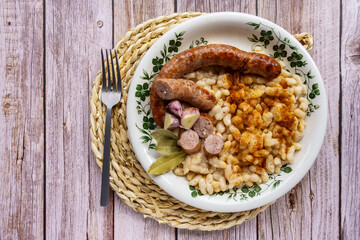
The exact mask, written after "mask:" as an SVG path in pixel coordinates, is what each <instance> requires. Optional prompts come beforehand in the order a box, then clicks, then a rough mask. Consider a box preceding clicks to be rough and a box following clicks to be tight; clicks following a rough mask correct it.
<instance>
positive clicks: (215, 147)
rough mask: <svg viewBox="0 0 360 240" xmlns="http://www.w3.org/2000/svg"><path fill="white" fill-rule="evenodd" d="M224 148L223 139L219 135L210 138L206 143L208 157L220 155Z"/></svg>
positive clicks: (205, 148)
mask: <svg viewBox="0 0 360 240" xmlns="http://www.w3.org/2000/svg"><path fill="white" fill-rule="evenodd" d="M223 147H224V141H223V140H222V137H220V136H219V135H217V134H213V135H210V136H208V137H207V138H206V139H205V141H204V147H203V149H204V152H205V154H206V156H209V157H210V156H215V155H218V154H219V153H220V152H221V150H222V149H223Z"/></svg>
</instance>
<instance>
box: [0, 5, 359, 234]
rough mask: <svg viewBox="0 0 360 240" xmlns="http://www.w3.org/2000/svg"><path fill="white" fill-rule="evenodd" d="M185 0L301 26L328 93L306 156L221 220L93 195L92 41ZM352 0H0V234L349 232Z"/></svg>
mask: <svg viewBox="0 0 360 240" xmlns="http://www.w3.org/2000/svg"><path fill="white" fill-rule="evenodd" d="M185 11H202V12H217V11H239V12H246V13H250V14H254V15H258V16H261V17H264V18H266V19H269V20H271V21H274V22H275V23H277V24H279V25H280V26H282V27H284V28H285V29H286V30H288V31H289V32H291V33H300V32H304V31H306V32H309V33H310V34H312V35H313V37H314V41H315V45H314V49H313V50H312V52H311V55H312V56H313V58H314V60H315V62H316V63H317V65H318V67H319V69H320V72H321V74H322V77H323V79H324V82H325V86H326V90H327V96H328V100H329V120H328V124H327V134H326V137H325V140H324V144H323V147H322V149H321V152H320V155H319V157H318V158H317V161H316V163H315V164H314V166H313V167H312V168H311V170H310V172H309V173H308V174H307V175H306V176H305V178H304V179H303V180H302V181H301V183H299V184H298V185H297V186H296V187H295V188H294V189H292V190H291V191H290V192H289V193H288V194H286V195H285V196H284V197H282V198H280V199H279V200H278V201H277V202H276V203H275V204H274V205H272V206H271V207H269V208H268V209H267V210H266V211H265V212H263V213H261V214H259V215H258V217H257V218H255V219H253V220H251V221H249V222H246V223H245V224H243V225H241V226H239V227H233V228H231V229H228V230H224V231H215V232H201V231H187V230H180V229H179V230H177V229H175V228H171V227H169V226H167V225H163V224H158V223H157V222H156V221H154V220H152V219H144V218H143V216H142V215H141V214H139V213H136V212H134V211H133V210H132V209H131V208H129V207H128V206H127V205H125V204H124V203H123V202H122V201H121V200H120V198H119V197H117V196H116V195H115V196H114V197H113V198H112V199H111V200H110V205H109V207H107V208H102V207H100V206H99V200H100V176H101V174H100V171H99V169H98V167H97V166H96V164H95V160H94V157H93V153H92V151H91V148H90V137H89V109H88V105H89V95H90V89H91V83H92V81H93V80H94V78H95V75H96V73H97V71H98V70H99V69H100V48H105V47H106V48H111V47H113V46H114V44H115V43H116V42H117V41H118V40H119V39H120V37H121V36H122V35H123V34H124V33H126V31H128V29H129V28H131V27H134V26H136V25H137V24H139V23H141V22H143V21H145V20H148V19H150V18H154V17H157V16H160V15H163V14H169V13H173V12H185ZM359 11H360V3H359V1H356V0H342V1H329V0H316V1H312V0H304V1H296V0H292V1H290V0H277V1H271V0H256V1H255V0H243V1H241V0H224V1H222V0H214V1H212V0H208V1H205V0H203V1H190V0H189V1H186V0H175V1H171V0H146V1H145V0H113V1H99V0H87V1H82V2H80V1H71V0H68V1H61V0H59V1H57V0H56V1H51V0H44V1H40V0H17V1H14V0H1V1H0V13H1V14H0V78H1V83H2V84H3V87H2V90H1V91H0V99H1V111H0V133H1V135H2V136H1V138H0V146H1V147H0V156H1V158H0V159H1V160H0V182H1V190H0V239H43V238H44V239H77V240H79V239H86V238H89V239H179V240H180V239H338V238H340V239H360V185H359V181H360V177H359V176H360V146H359V144H360V103H359V102H360V80H359V73H360V47H359V39H360V24H359V23H360V14H359Z"/></svg>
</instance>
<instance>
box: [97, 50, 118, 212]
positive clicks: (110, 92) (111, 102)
mask: <svg viewBox="0 0 360 240" xmlns="http://www.w3.org/2000/svg"><path fill="white" fill-rule="evenodd" d="M109 51H110V59H111V64H109V62H110V60H109V56H108V50H106V49H105V52H106V65H107V70H108V72H107V73H108V77H107V80H106V73H105V62H104V54H103V50H101V60H102V89H101V101H102V102H103V104H105V106H106V122H105V142H104V156H103V167H102V178H101V199H100V205H101V206H104V207H105V206H107V205H108V204H109V177H110V129H111V109H112V108H113V106H115V105H116V104H117V103H118V102H119V101H120V99H121V76H120V68H119V63H118V58H117V54H116V50H115V51H114V52H115V60H116V73H117V74H116V76H115V71H114V63H113V58H112V54H111V53H112V50H109ZM110 69H111V70H112V71H111V72H112V79H113V84H112V89H111V74H110ZM116 86H117V88H116Z"/></svg>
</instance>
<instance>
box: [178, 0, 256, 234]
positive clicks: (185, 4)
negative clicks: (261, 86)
mask: <svg viewBox="0 0 360 240" xmlns="http://www.w3.org/2000/svg"><path fill="white" fill-rule="evenodd" d="M177 4H178V5H177V11H178V12H186V11H193V12H221V11H235V12H244V13H250V14H254V15H255V14H256V1H255V0H248V1H240V0H235V1H233V0H225V1H222V0H216V1H212V0H208V1H205V0H204V1H189V0H178V1H177ZM177 235H178V239H179V240H186V239H189V240H190V239H191V240H192V239H244V236H246V239H257V218H255V219H252V220H251V221H248V222H245V223H244V224H242V225H241V226H237V227H232V228H230V229H227V230H222V231H215V232H202V231H189V230H183V229H179V230H178V232H177Z"/></svg>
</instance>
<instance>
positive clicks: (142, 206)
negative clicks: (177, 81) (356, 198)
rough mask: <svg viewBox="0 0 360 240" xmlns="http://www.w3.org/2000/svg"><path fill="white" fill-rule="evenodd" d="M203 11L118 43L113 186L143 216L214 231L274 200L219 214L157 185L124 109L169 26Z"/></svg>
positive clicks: (96, 102)
mask: <svg viewBox="0 0 360 240" xmlns="http://www.w3.org/2000/svg"><path fill="white" fill-rule="evenodd" d="M201 14H202V13H192V12H186V13H175V14H171V15H167V16H161V17H158V18H155V19H151V20H149V21H147V22H144V23H142V24H140V25H138V26H136V27H135V28H133V29H131V30H130V31H129V32H127V33H126V34H125V36H124V37H123V38H122V39H121V40H120V42H119V43H118V44H117V45H116V50H117V53H118V55H119V56H121V57H120V60H119V62H120V67H121V69H120V71H121V76H122V86H123V97H122V100H121V102H120V104H118V105H116V106H115V108H114V111H113V112H112V125H111V140H110V142H111V153H110V161H111V164H110V185H111V187H112V188H113V190H114V191H115V192H116V193H117V195H118V196H119V197H120V198H121V199H122V200H123V201H124V202H125V203H126V204H127V205H128V206H130V207H131V208H133V209H134V210H135V211H138V212H141V213H142V214H144V217H151V218H154V219H155V220H157V221H158V222H159V223H167V224H169V225H170V226H173V227H177V228H185V229H199V230H208V231H210V230H221V229H226V228H230V227H232V226H235V225H239V224H242V223H243V222H245V221H247V220H249V219H252V218H254V217H255V216H256V215H257V214H259V213H260V212H261V211H263V210H264V209H265V208H267V207H268V206H269V205H270V204H268V205H266V206H263V207H260V208H257V209H253V210H250V211H244V212H236V213H218V212H209V211H205V210H201V209H197V208H194V207H191V206H189V205H187V204H185V203H183V202H180V201H179V200H177V199H175V198H173V197H172V196H170V195H169V194H167V193H166V192H165V191H164V190H162V189H161V188H160V187H158V186H157V185H156V184H155V182H154V181H153V180H152V179H151V178H150V176H149V175H148V174H147V173H146V171H144V169H143V168H142V166H141V165H140V163H139V162H138V160H137V159H136V157H135V153H134V151H133V149H132V146H131V143H130V142H129V136H128V132H127V124H126V114H125V113H126V100H127V92H128V89H129V86H130V82H131V78H132V76H133V74H134V72H135V69H136V67H137V65H138V64H139V62H140V60H141V59H142V56H143V55H144V54H145V52H146V51H147V50H148V49H149V48H150V46H151V45H152V44H153V43H154V42H155V41H156V40H157V39H158V38H159V37H161V36H162V35H163V34H164V33H165V32H167V31H168V30H169V29H170V28H172V27H174V26H175V25H177V24H179V23H181V22H183V21H185V20H187V19H190V18H192V17H196V16H199V15H201ZM300 35H301V34H300ZM300 38H301V39H308V40H303V41H304V42H306V43H307V44H308V46H306V47H307V48H311V46H312V39H311V36H309V35H301V36H300V37H298V39H300ZM309 39H310V40H309ZM309 42H310V43H309ZM304 45H305V44H304ZM113 57H114V55H113ZM101 81H102V77H101V71H100V72H98V74H97V76H96V79H95V81H94V83H93V86H92V92H91V99H90V135H91V148H92V150H93V152H94V155H95V158H96V163H97V164H98V166H99V167H100V168H101V167H102V158H103V143H104V132H105V124H104V123H105V115H106V108H105V106H103V105H102V103H101V96H100V94H101Z"/></svg>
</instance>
